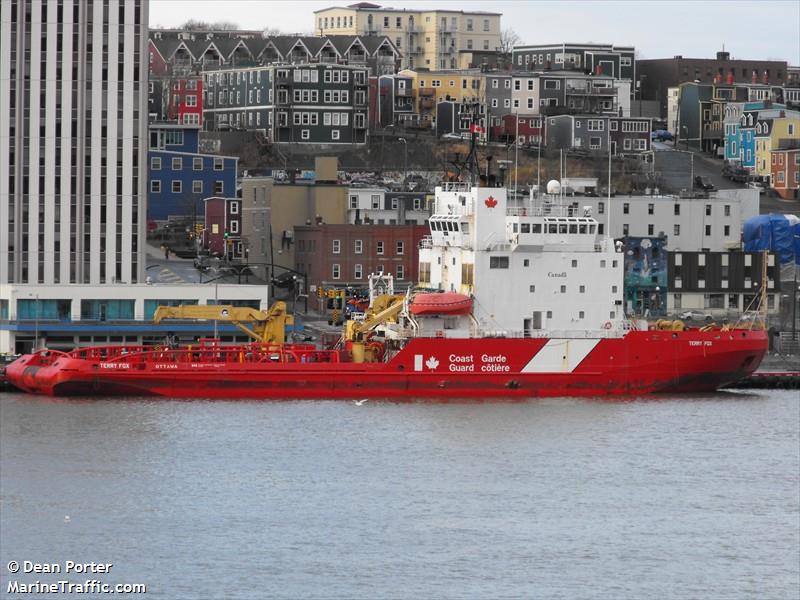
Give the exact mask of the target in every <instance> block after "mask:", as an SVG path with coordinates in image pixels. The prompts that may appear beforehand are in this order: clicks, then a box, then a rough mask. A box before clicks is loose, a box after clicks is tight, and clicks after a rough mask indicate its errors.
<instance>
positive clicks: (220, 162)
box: [214, 158, 224, 171]
mask: <svg viewBox="0 0 800 600" xmlns="http://www.w3.org/2000/svg"><path fill="white" fill-rule="evenodd" d="M223 166H224V162H223V160H222V159H221V158H214V170H215V171H222V168H223Z"/></svg>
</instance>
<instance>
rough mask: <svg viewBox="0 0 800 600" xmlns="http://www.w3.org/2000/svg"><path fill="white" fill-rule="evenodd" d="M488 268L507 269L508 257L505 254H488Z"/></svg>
mask: <svg viewBox="0 0 800 600" xmlns="http://www.w3.org/2000/svg"><path fill="white" fill-rule="evenodd" d="M489 268H490V269H507V268H508V257H507V256H490V257H489Z"/></svg>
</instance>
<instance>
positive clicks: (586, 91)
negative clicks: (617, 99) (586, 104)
mask: <svg viewBox="0 0 800 600" xmlns="http://www.w3.org/2000/svg"><path fill="white" fill-rule="evenodd" d="M566 92H567V95H569V96H616V95H617V88H616V87H614V86H611V87H575V86H571V85H568V86H567V87H566Z"/></svg>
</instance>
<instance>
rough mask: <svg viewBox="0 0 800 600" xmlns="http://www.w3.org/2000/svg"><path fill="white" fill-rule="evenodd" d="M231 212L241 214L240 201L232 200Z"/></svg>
mask: <svg viewBox="0 0 800 600" xmlns="http://www.w3.org/2000/svg"><path fill="white" fill-rule="evenodd" d="M231 214H232V215H238V214H239V203H238V202H231Z"/></svg>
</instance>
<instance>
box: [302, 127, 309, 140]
mask: <svg viewBox="0 0 800 600" xmlns="http://www.w3.org/2000/svg"><path fill="white" fill-rule="evenodd" d="M310 138H311V130H309V129H301V130H300V139H303V140H307V139H310Z"/></svg>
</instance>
